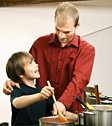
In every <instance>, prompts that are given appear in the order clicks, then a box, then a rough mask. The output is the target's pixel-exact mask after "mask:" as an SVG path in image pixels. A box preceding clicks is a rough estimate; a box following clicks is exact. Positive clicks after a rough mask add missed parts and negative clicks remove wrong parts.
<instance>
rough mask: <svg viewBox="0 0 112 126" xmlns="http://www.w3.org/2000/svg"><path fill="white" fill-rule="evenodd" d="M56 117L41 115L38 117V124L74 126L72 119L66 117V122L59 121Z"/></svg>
mask: <svg viewBox="0 0 112 126" xmlns="http://www.w3.org/2000/svg"><path fill="white" fill-rule="evenodd" d="M58 118H59V117H57V116H49V117H42V118H40V119H39V126H74V122H75V121H74V120H73V119H68V118H67V119H68V121H67V122H60V121H59V119H58Z"/></svg>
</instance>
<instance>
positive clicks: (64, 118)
mask: <svg viewBox="0 0 112 126" xmlns="http://www.w3.org/2000/svg"><path fill="white" fill-rule="evenodd" d="M47 84H48V86H50V87H51V84H50V82H49V81H47ZM52 97H53V100H54V103H55V106H56V108H57V111H58V116H59V121H60V122H68V120H67V118H66V117H65V116H64V115H63V114H62V113H61V111H60V110H59V108H58V105H57V102H56V98H55V96H54V94H53V95H52Z"/></svg>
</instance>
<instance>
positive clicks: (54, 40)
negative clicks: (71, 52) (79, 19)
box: [49, 33, 80, 48]
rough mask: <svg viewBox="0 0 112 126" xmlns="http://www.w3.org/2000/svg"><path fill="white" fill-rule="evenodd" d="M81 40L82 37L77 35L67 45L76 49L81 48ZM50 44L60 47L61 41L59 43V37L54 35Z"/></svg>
mask: <svg viewBox="0 0 112 126" xmlns="http://www.w3.org/2000/svg"><path fill="white" fill-rule="evenodd" d="M79 39H80V37H79V36H78V35H77V34H75V35H74V37H73V38H72V40H71V41H70V42H69V43H68V44H67V45H66V46H71V45H73V46H75V47H77V48H78V47H79ZM49 44H53V45H60V43H59V41H58V37H57V35H56V34H55V33H54V34H52V36H51V40H50V41H49Z"/></svg>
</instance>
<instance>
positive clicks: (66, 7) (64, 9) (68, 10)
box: [55, 2, 79, 27]
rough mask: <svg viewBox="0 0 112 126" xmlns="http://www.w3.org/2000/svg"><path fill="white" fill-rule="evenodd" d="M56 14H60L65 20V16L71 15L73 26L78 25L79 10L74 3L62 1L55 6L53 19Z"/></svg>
mask: <svg viewBox="0 0 112 126" xmlns="http://www.w3.org/2000/svg"><path fill="white" fill-rule="evenodd" d="M58 15H61V16H62V17H63V20H64V21H66V18H67V16H68V15H69V16H71V17H73V20H74V23H75V25H74V26H75V27H76V26H77V25H78V22H79V12H78V10H77V8H76V6H75V5H73V4H71V3H69V2H62V3H61V4H59V5H58V6H57V9H56V11H55V19H56V18H57V16H58Z"/></svg>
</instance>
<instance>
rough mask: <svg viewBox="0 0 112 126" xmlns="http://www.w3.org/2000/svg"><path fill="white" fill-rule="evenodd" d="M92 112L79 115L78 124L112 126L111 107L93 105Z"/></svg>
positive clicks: (88, 111)
mask: <svg viewBox="0 0 112 126" xmlns="http://www.w3.org/2000/svg"><path fill="white" fill-rule="evenodd" d="M93 107H94V108H95V109H94V110H87V111H85V112H82V113H80V114H79V124H80V126H81V125H84V126H112V105H93Z"/></svg>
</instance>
